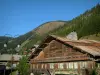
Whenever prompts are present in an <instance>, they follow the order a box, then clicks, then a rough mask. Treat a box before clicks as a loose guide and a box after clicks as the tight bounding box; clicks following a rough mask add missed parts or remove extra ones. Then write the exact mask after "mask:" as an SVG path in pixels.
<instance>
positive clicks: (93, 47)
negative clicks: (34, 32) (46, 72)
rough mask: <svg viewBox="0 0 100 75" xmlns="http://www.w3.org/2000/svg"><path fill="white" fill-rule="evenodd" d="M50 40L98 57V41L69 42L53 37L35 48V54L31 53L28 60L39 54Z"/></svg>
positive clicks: (99, 45)
mask: <svg viewBox="0 0 100 75" xmlns="http://www.w3.org/2000/svg"><path fill="white" fill-rule="evenodd" d="M52 40H57V41H59V42H61V43H63V44H65V45H69V46H71V47H73V48H76V49H78V50H81V51H83V52H86V53H88V54H91V55H92V56H100V41H95V40H86V39H85V40H69V39H67V38H66V37H59V36H55V35H49V36H47V37H46V38H45V39H44V40H43V42H42V43H41V44H40V45H39V46H38V48H36V50H35V52H34V53H32V55H31V56H30V58H32V57H34V55H38V54H39V52H40V51H41V50H42V49H43V48H45V47H46V46H47V44H46V43H50V42H51V41H52Z"/></svg>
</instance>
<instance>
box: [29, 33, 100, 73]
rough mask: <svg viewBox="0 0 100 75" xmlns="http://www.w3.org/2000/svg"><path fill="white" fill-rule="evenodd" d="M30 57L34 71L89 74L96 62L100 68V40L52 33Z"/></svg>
mask: <svg viewBox="0 0 100 75" xmlns="http://www.w3.org/2000/svg"><path fill="white" fill-rule="evenodd" d="M29 59H30V65H31V67H30V68H31V70H32V72H33V73H35V72H40V73H42V74H47V75H50V74H51V75H58V74H60V75H61V74H66V75H71V74H72V75H89V73H90V71H91V70H92V69H93V68H94V67H95V65H96V64H97V67H98V69H99V70H100V63H99V62H100V42H97V41H93V40H69V39H66V38H63V37H58V36H54V35H51V36H48V37H47V38H46V39H44V41H43V42H42V43H41V44H40V45H39V46H38V47H37V48H36V49H35V51H34V52H33V53H32V54H31V56H30V57H29ZM99 75H100V74H99Z"/></svg>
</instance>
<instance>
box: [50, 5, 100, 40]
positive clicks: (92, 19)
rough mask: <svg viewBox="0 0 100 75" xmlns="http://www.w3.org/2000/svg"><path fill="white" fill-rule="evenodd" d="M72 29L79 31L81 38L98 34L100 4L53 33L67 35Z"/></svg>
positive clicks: (99, 31)
mask: <svg viewBox="0 0 100 75" xmlns="http://www.w3.org/2000/svg"><path fill="white" fill-rule="evenodd" d="M72 31H76V32H77V34H78V38H79V39H80V38H81V37H84V36H88V35H93V34H96V35H98V33H100V5H99V4H98V5H96V6H95V7H93V8H92V9H91V10H88V11H86V12H85V13H84V14H81V15H80V16H78V17H76V18H74V19H73V20H71V21H70V22H69V23H66V24H65V25H64V26H63V27H61V28H58V29H57V30H55V31H54V32H53V33H51V34H54V35H59V36H66V35H67V34H69V33H70V32H72Z"/></svg>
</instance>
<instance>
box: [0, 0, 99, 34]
mask: <svg viewBox="0 0 100 75" xmlns="http://www.w3.org/2000/svg"><path fill="white" fill-rule="evenodd" d="M97 3H100V0H0V36H3V35H5V34H10V35H12V36H15V35H22V34H25V33H27V32H29V31H31V30H33V29H34V28H36V27H38V26H39V25H41V24H42V23H45V22H48V21H56V20H64V21H67V20H71V19H73V18H75V17H76V16H78V15H80V14H82V13H84V12H85V11H86V10H87V9H90V8H92V7H93V6H95V5H96V4H97Z"/></svg>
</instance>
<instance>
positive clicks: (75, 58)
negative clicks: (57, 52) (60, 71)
mask: <svg viewBox="0 0 100 75" xmlns="http://www.w3.org/2000/svg"><path fill="white" fill-rule="evenodd" d="M78 60H89V57H88V56H87V55H86V54H84V55H73V56H64V57H52V58H44V59H35V60H33V62H40V63H42V62H64V61H78Z"/></svg>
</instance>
